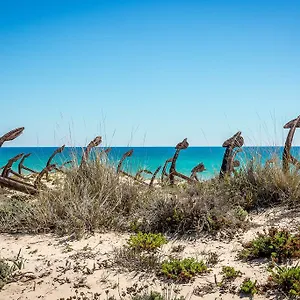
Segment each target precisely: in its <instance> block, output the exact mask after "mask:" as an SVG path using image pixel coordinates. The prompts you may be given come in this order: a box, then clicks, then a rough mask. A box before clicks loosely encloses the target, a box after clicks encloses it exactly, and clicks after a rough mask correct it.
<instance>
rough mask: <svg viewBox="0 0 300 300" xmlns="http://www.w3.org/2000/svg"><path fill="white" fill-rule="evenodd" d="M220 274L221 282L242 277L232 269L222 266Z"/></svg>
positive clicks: (237, 271)
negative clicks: (221, 276)
mask: <svg viewBox="0 0 300 300" xmlns="http://www.w3.org/2000/svg"><path fill="white" fill-rule="evenodd" d="M221 273H222V274H223V278H222V281H232V280H235V279H236V278H237V277H240V276H241V275H242V272H241V271H239V270H235V268H234V267H230V266H224V267H223V268H222V272H221Z"/></svg>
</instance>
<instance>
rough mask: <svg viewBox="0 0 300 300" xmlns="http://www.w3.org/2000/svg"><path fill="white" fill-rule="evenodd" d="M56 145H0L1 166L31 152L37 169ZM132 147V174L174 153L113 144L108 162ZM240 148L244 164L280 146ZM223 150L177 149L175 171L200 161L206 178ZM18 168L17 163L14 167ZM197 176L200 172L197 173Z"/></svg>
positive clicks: (66, 154) (66, 156)
mask: <svg viewBox="0 0 300 300" xmlns="http://www.w3.org/2000/svg"><path fill="white" fill-rule="evenodd" d="M55 149H56V147H2V148H0V167H1V166H3V165H5V164H6V162H7V161H8V159H10V158H11V157H13V156H15V155H17V154H19V153H24V154H26V153H32V155H31V156H30V157H29V158H27V159H26V161H25V165H26V166H27V167H29V168H32V169H34V170H37V171H40V170H41V169H42V168H43V167H44V166H45V164H46V162H47V160H48V158H49V156H50V155H51V154H52V152H53V151H54V150H55ZM129 149H133V150H134V152H133V155H132V157H129V158H127V159H126V160H125V162H124V168H125V169H126V170H127V171H129V172H130V173H132V174H134V173H135V172H136V171H137V170H138V169H140V168H147V169H148V170H150V171H155V169H156V168H157V167H158V166H160V165H163V164H164V162H165V160H167V159H169V158H171V157H172V156H173V154H174V152H175V149H174V147H114V148H112V151H111V152H110V153H109V156H108V157H109V162H110V163H111V164H113V165H116V164H117V163H118V161H119V159H120V158H121V157H122V155H123V153H125V152H126V151H128V150H129ZM242 149H243V151H242V152H241V153H239V154H238V155H237V158H238V159H239V160H240V162H241V165H243V164H245V163H246V162H247V161H249V160H250V159H251V158H253V157H256V158H257V159H258V160H259V161H260V162H261V163H264V162H265V161H266V160H267V159H269V158H271V157H272V156H273V155H277V156H279V157H281V156H282V151H283V148H282V147H243V148H242ZM101 150H102V148H96V149H95V151H101ZM82 151H83V149H82V148H67V147H66V148H65V150H64V151H63V153H61V154H58V155H57V156H56V157H55V159H54V160H53V162H57V163H59V164H61V163H63V162H66V161H68V160H70V159H72V158H74V155H75V157H77V158H78V159H79V158H80V157H81V155H82ZM224 151H225V149H224V148H222V147H189V148H187V149H185V150H182V151H181V152H180V155H179V158H178V160H177V170H178V171H179V172H182V173H184V174H186V175H190V171H191V169H192V168H193V167H194V166H195V165H197V164H199V163H200V162H203V163H204V165H205V167H206V171H204V172H203V173H202V174H201V176H199V177H201V178H202V179H207V178H210V177H212V176H214V175H215V174H218V173H219V170H220V166H221V163H222V158H223V154H224ZM292 152H293V154H294V155H295V157H297V158H300V147H293V149H292ZM16 168H17V163H16V164H15V166H14V169H16ZM199 175H200V174H199Z"/></svg>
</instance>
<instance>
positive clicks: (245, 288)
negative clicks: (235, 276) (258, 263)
mask: <svg viewBox="0 0 300 300" xmlns="http://www.w3.org/2000/svg"><path fill="white" fill-rule="evenodd" d="M256 283H257V281H256V280H255V281H254V282H253V281H252V280H251V279H250V278H246V279H245V280H244V281H243V283H242V284H241V286H240V292H241V293H244V294H250V295H255V294H257V292H258V290H257V286H256Z"/></svg>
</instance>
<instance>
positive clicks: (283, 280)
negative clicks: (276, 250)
mask: <svg viewBox="0 0 300 300" xmlns="http://www.w3.org/2000/svg"><path fill="white" fill-rule="evenodd" d="M269 281H270V282H271V283H273V284H275V285H276V288H278V289H281V290H282V291H284V292H287V293H288V294H289V295H291V296H300V267H298V265H297V266H294V267H279V266H278V267H276V268H275V270H272V271H271V275H270V276H269Z"/></svg>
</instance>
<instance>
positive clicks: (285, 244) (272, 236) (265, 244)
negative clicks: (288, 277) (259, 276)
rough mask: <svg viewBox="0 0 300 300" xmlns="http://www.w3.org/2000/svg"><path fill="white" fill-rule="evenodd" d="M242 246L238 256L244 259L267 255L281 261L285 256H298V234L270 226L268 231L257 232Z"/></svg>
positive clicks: (299, 238) (299, 254) (299, 250)
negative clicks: (253, 237) (254, 236)
mask: <svg viewBox="0 0 300 300" xmlns="http://www.w3.org/2000/svg"><path fill="white" fill-rule="evenodd" d="M244 248H245V249H243V250H242V251H241V252H240V257H241V258H246V259H254V258H259V257H268V258H273V259H274V260H275V261H282V259H286V258H293V257H300V235H299V234H297V235H293V234H291V233H289V232H288V231H287V230H284V229H277V228H274V227H272V228H270V229H269V231H268V232H266V231H265V232H264V233H258V236H257V237H256V238H255V239H254V240H252V241H251V242H249V243H247V244H246V245H244Z"/></svg>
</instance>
